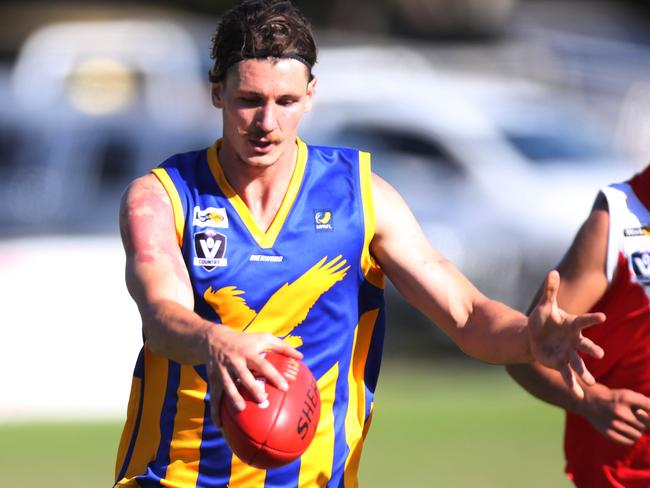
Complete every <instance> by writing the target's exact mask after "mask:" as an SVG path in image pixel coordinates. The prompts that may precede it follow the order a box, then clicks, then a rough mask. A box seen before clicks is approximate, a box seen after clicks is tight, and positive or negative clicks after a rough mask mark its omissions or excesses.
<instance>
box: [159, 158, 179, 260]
mask: <svg viewBox="0 0 650 488" xmlns="http://www.w3.org/2000/svg"><path fill="white" fill-rule="evenodd" d="M151 172H152V173H153V174H154V175H156V177H157V178H158V180H159V181H160V183H161V184H162V186H163V187H164V188H165V191H166V192H167V195H168V196H169V200H170V201H171V204H172V210H173V211H174V227H175V228H176V240H177V241H178V247H181V248H182V247H183V232H185V212H184V211H183V203H182V202H181V197H180V195H179V194H178V190H177V189H176V185H174V182H173V181H172V179H171V177H170V176H169V174H168V173H167V171H166V170H165V168H154V169H152V170H151Z"/></svg>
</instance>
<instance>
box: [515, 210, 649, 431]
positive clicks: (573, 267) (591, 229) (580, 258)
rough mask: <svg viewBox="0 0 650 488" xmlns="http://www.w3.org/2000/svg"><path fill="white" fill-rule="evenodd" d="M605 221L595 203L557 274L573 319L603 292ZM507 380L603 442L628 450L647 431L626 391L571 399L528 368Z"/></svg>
mask: <svg viewBox="0 0 650 488" xmlns="http://www.w3.org/2000/svg"><path fill="white" fill-rule="evenodd" d="M608 234H609V215H608V212H607V208H606V202H605V201H604V199H602V198H601V199H599V200H598V201H597V203H596V206H595V207H594V210H593V211H592V212H591V214H590V216H589V217H588V218H587V220H586V221H585V223H584V224H583V225H582V227H581V228H580V230H579V231H578V233H577V235H576V237H575V239H574V241H573V244H572V245H571V247H570V248H569V251H568V252H567V254H566V256H565V257H564V259H563V260H562V262H561V263H560V265H559V267H558V269H559V271H560V273H561V274H562V283H561V285H560V289H559V292H558V303H559V305H560V306H561V307H562V308H564V309H565V310H568V311H570V312H574V313H583V312H586V311H588V310H591V309H592V308H593V306H594V305H595V304H596V303H597V302H598V300H599V299H600V298H601V297H602V295H603V294H604V293H605V291H606V289H607V286H608V284H607V276H606V254H607V240H608ZM506 368H507V371H508V373H509V374H510V376H512V378H513V379H514V380H515V381H517V383H519V384H520V385H521V386H522V387H523V388H524V389H526V390H527V391H528V392H529V393H531V394H532V395H533V396H535V397H537V398H539V399H541V400H543V401H545V402H547V403H550V404H552V405H556V406H558V407H561V408H563V409H565V410H568V411H571V412H574V413H577V414H580V415H583V416H584V417H586V418H587V419H588V420H589V421H590V422H591V423H592V424H593V425H594V427H595V428H596V429H597V430H598V431H599V432H601V433H602V434H603V435H605V436H606V437H608V438H609V439H611V440H613V441H616V442H619V443H622V444H632V443H633V442H634V441H635V440H636V439H638V438H639V437H640V436H641V434H642V433H643V431H644V430H645V429H646V428H647V427H648V416H647V414H646V413H645V411H646V410H648V408H650V399H648V398H646V397H645V396H644V395H641V394H639V393H636V392H633V391H631V390H625V389H623V390H612V389H610V388H608V387H606V386H604V385H600V384H595V385H592V386H589V387H586V388H585V389H584V393H585V395H584V397H583V398H579V397H576V396H575V395H573V394H572V392H571V389H570V388H569V387H568V386H567V384H566V382H565V381H564V380H563V379H562V377H561V375H560V374H559V373H558V372H557V371H554V370H552V369H549V368H545V367H544V366H542V365H540V364H538V363H533V364H516V365H508V366H507V367H506Z"/></svg>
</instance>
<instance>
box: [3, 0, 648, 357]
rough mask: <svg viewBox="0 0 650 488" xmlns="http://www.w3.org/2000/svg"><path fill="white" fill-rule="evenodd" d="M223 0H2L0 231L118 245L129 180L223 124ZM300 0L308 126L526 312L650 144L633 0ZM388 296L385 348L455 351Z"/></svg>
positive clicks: (644, 21) (307, 131)
mask: <svg viewBox="0 0 650 488" xmlns="http://www.w3.org/2000/svg"><path fill="white" fill-rule="evenodd" d="M235 3H236V2H234V1H232V0H229V1H227V0H222V1H215V0H190V1H182V2H181V1H170V0H168V1H158V2H139V3H134V2H126V1H114V2H93V1H86V2H83V3H82V2H62V1H47V2H37V1H28V2H24V1H23V2H3V3H2V4H0V19H2V24H3V25H2V29H0V106H2V110H1V111H0V237H2V238H4V239H8V238H18V237H25V236H27V237H30V238H34V239H39V240H40V241H41V242H42V247H43V250H42V252H43V255H47V245H48V239H47V236H50V235H54V234H56V235H58V236H61V239H64V240H65V241H66V243H67V244H66V245H68V246H70V247H71V248H74V247H75V246H77V247H78V255H79V259H80V260H82V259H83V253H84V249H83V247H82V246H83V244H81V243H82V242H83V240H82V239H80V240H77V239H78V238H83V236H86V235H88V234H93V235H99V236H105V238H106V240H107V241H110V242H111V243H114V245H115V246H116V247H119V245H120V244H119V239H118V237H117V209H118V205H119V199H120V195H121V193H122V191H123V190H124V188H125V186H126V185H127V184H128V182H129V181H130V180H132V179H133V178H135V177H137V176H139V175H141V174H144V173H146V172H147V171H148V170H149V169H150V168H151V167H153V166H155V165H156V164H158V163H159V162H161V161H162V160H163V159H164V158H166V157H168V156H170V155H171V154H173V153H174V152H181V151H187V150H192V149H198V148H201V147H205V146H208V145H209V144H211V143H212V142H213V140H214V138H216V137H218V135H219V132H220V123H221V122H220V115H219V113H218V112H217V111H216V110H214V109H213V108H212V106H211V103H210V97H209V85H208V82H207V78H206V73H207V71H208V69H209V67H210V65H211V60H210V59H209V46H210V39H211V37H212V35H213V31H214V28H215V26H216V24H217V21H218V14H219V13H221V12H222V11H223V10H224V9H225V8H228V7H230V6H232V5H234V4H235ZM295 3H296V4H298V5H299V6H300V7H301V8H302V9H303V10H304V11H305V12H306V14H307V15H308V16H309V17H310V18H311V19H312V21H313V22H314V25H315V28H316V34H317V38H318V39H319V42H320V48H321V50H320V51H321V56H320V61H319V63H318V64H317V66H316V68H315V72H316V74H317V75H318V76H319V77H320V82H319V86H318V90H317V99H316V106H315V109H314V111H313V112H312V113H311V114H310V115H309V116H308V117H307V118H306V120H305V124H304V130H303V137H304V138H305V139H306V140H307V141H308V142H312V143H323V144H339V145H342V144H344V145H351V146H355V147H361V148H363V149H366V150H370V151H371V152H372V153H373V156H374V160H373V168H374V170H375V171H376V172H377V173H379V174H380V175H382V176H383V177H385V178H386V179H387V180H389V181H390V182H391V183H392V184H393V185H394V186H396V187H397V189H398V190H399V191H400V192H401V193H402V194H403V195H404V197H405V199H406V200H407V202H408V203H409V204H410V205H411V207H412V209H413V211H414V213H415V214H416V216H417V217H418V219H419V220H420V222H421V223H422V225H423V228H424V230H425V232H426V233H427V235H428V236H429V238H430V239H431V241H432V242H433V243H434V245H435V246H436V247H437V248H439V249H440V250H441V251H442V252H443V253H445V254H446V255H447V256H448V257H449V258H450V259H451V260H452V262H454V263H456V264H457V265H458V266H459V267H460V269H461V270H462V271H463V272H464V273H465V274H467V275H468V277H469V278H470V279H471V280H472V281H473V282H475V283H476V284H477V285H478V286H479V288H480V289H481V290H483V291H484V292H485V293H486V294H488V295H489V296H491V297H494V298H497V299H500V300H503V301H505V302H506V303H509V304H511V305H513V306H516V307H518V308H521V309H524V308H525V307H526V305H527V302H528V300H529V299H530V297H531V296H532V295H533V293H534V291H535V289H536V288H537V286H538V283H539V282H540V281H541V280H542V279H543V276H544V273H545V272H546V270H548V269H549V268H550V267H552V266H553V265H554V264H555V263H556V262H557V261H558V260H559V258H560V254H561V252H562V250H563V249H565V248H566V247H567V246H568V244H569V242H570V239H571V237H572V235H573V233H574V232H575V230H576V229H577V227H578V225H579V223H580V221H581V220H582V219H583V218H584V217H585V216H586V215H587V212H588V209H589V207H590V205H591V202H592V199H593V197H594V196H595V194H596V191H597V189H598V187H599V186H601V185H604V184H607V183H609V182H611V181H616V180H620V179H624V178H626V177H628V176H630V175H631V174H632V173H633V172H634V171H635V170H636V169H638V168H639V167H641V166H642V165H643V164H644V162H646V161H647V160H648V157H649V156H650V115H648V114H650V82H648V80H650V34H649V33H650V29H648V24H649V23H650V8H649V7H648V5H647V4H646V2H641V1H632V0H629V1H625V2H623V1H609V2H607V1H590V0H584V1H580V0H573V1H560V0H557V1H549V0H546V1H544V0H379V1H372V0H356V1H349V0H337V1H330V2H323V1H307V0H296V2H295ZM42 236H45V237H42ZM61 239H59V240H58V245H59V246H61V245H63V244H61V242H62V241H61ZM12 252H15V250H14V251H12ZM405 252H408V250H405ZM2 258H3V256H2V255H1V251H0V260H1V259H2ZM6 259H9V258H6ZM74 266H75V262H71V264H70V267H71V269H72V268H73V267H74ZM66 286H68V285H66ZM69 286H75V284H74V283H70V284H69ZM76 286H79V284H77V285H76ZM67 292H68V293H69V294H72V295H74V291H73V290H72V289H68V290H67ZM115 293H116V294H123V293H125V292H124V291H123V289H122V287H121V286H116V289H115ZM387 297H388V300H389V301H390V302H391V303H390V304H389V308H388V310H389V320H390V322H391V323H393V324H394V325H393V326H392V327H391V328H389V337H388V340H387V341H386V344H387V352H388V353H392V354H406V355H409V356H412V355H418V354H422V355H430V354H431V351H432V350H434V351H436V353H438V354H443V355H444V354H447V353H455V352H456V349H455V347H453V346H452V345H451V343H450V342H449V340H448V339H447V338H445V337H443V336H442V333H440V332H439V331H437V330H436V329H434V328H433V327H431V326H430V325H429V324H427V323H426V320H425V319H424V318H423V317H422V316H421V315H420V314H419V313H418V312H417V311H415V310H414V309H412V308H411V307H409V306H408V305H407V304H405V303H404V301H403V300H402V299H401V298H399V297H398V295H397V293H396V292H395V290H394V289H393V288H392V287H390V286H389V287H388V293H387Z"/></svg>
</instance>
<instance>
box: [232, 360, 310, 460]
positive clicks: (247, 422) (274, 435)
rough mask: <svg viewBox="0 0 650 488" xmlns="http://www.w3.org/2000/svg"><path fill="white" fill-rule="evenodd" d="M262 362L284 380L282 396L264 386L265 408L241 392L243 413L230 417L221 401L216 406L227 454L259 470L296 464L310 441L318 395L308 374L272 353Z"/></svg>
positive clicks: (295, 363) (295, 362) (300, 365)
mask: <svg viewBox="0 0 650 488" xmlns="http://www.w3.org/2000/svg"><path fill="white" fill-rule="evenodd" d="M266 359H267V360H268V361H269V362H270V363H271V364H273V366H275V368H276V369H277V370H278V371H279V372H280V374H282V375H283V376H284V377H285V378H286V380H287V383H288V384H289V389H288V391H286V392H284V391H282V390H280V389H278V388H276V387H274V386H272V385H271V384H268V383H264V388H265V390H266V393H267V395H268V399H267V401H266V402H264V403H257V402H256V401H255V400H254V399H253V398H252V397H251V396H250V394H248V392H247V391H242V396H243V397H244V400H245V401H246V408H245V409H244V410H242V411H240V412H237V411H235V409H234V407H233V406H232V405H231V403H230V402H224V401H223V399H222V401H221V405H220V415H221V428H222V430H223V434H224V436H225V438H226V440H227V441H228V444H229V445H230V448H231V449H232V450H233V452H234V453H235V454H236V455H237V457H239V458H240V459H241V460H242V461H244V462H245V463H247V464H249V465H251V466H255V467H258V468H264V469H268V468H276V467H279V466H283V465H285V464H288V463H290V462H291V461H293V460H295V459H297V458H299V457H300V456H301V455H302V453H303V452H305V450H306V449H307V447H309V444H310V443H311V441H312V439H313V438H314V434H315V433H316V427H317V426H318V420H319V418H320V392H319V390H318V386H317V385H316V380H315V379H314V376H313V375H312V373H311V371H310V370H309V368H307V366H305V364H304V363H303V362H302V361H299V360H297V359H293V358H290V357H288V356H285V355H283V354H279V353H275V352H268V353H267V354H266ZM258 381H262V382H263V381H264V380H263V379H259V378H258Z"/></svg>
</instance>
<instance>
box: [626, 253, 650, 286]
mask: <svg viewBox="0 0 650 488" xmlns="http://www.w3.org/2000/svg"><path fill="white" fill-rule="evenodd" d="M630 259H631V260H632V269H633V270H634V274H635V275H636V278H637V280H639V283H643V284H644V285H647V284H650V252H648V251H637V252H635V253H633V254H632V256H631V257H630Z"/></svg>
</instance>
